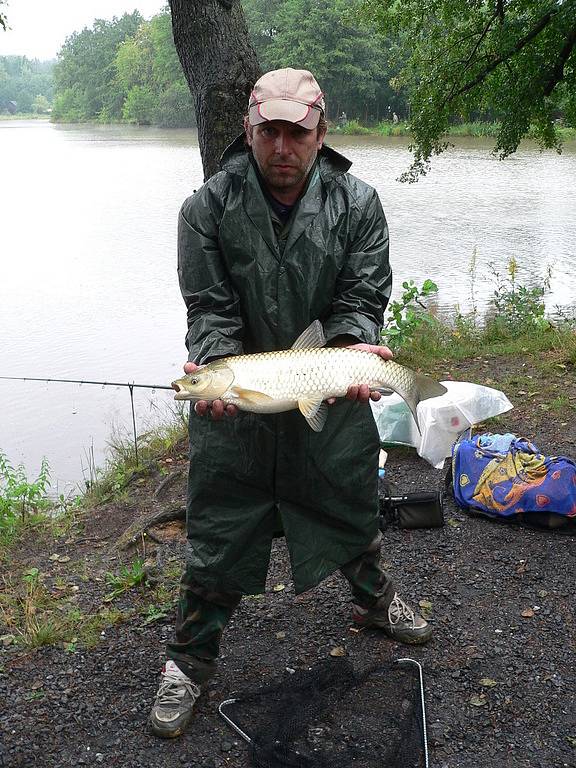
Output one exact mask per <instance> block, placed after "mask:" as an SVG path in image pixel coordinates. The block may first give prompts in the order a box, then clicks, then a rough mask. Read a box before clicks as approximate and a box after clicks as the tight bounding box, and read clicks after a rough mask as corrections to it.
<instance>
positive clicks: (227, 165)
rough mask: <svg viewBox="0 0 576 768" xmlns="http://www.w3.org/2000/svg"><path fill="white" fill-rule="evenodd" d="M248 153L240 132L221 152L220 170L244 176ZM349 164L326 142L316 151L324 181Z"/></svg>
mask: <svg viewBox="0 0 576 768" xmlns="http://www.w3.org/2000/svg"><path fill="white" fill-rule="evenodd" d="M249 154H250V150H249V149H248V147H247V146H246V143H245V141H244V134H243V133H241V134H240V136H237V137H236V138H235V139H234V141H233V142H232V143H231V144H229V145H228V146H227V147H226V149H225V150H224V152H223V153H222V156H221V157H220V168H221V170H223V171H228V173H235V174H237V175H239V176H244V175H245V174H246V172H247V170H248V166H249V163H250V160H249ZM351 166H352V162H351V161H350V160H348V158H346V157H344V155H341V154H340V153H339V152H336V150H335V149H332V147H329V146H327V145H326V144H323V145H322V148H321V149H320V151H319V152H318V167H319V169H320V176H321V177H322V179H323V180H324V181H328V180H329V179H333V178H335V177H336V176H341V175H342V174H343V173H346V172H347V171H349V170H350V168H351Z"/></svg>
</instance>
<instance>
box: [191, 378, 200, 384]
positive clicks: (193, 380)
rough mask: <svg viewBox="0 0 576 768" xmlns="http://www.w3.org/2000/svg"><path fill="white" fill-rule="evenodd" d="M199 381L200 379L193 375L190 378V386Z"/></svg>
mask: <svg viewBox="0 0 576 768" xmlns="http://www.w3.org/2000/svg"><path fill="white" fill-rule="evenodd" d="M199 381H200V379H199V378H198V377H196V376H193V377H192V378H191V379H190V384H192V386H196V384H198V382H199Z"/></svg>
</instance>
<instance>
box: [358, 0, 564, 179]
mask: <svg viewBox="0 0 576 768" xmlns="http://www.w3.org/2000/svg"><path fill="white" fill-rule="evenodd" d="M362 6H363V7H362V18H363V19H365V20H369V21H371V22H372V23H373V24H374V25H375V26H376V28H377V29H378V31H379V32H380V34H383V35H388V36H391V37H393V38H394V40H396V41H397V43H398V44H399V45H400V46H401V48H402V49H403V50H404V52H405V63H404V65H403V66H402V71H401V74H400V76H399V77H398V78H397V82H398V85H399V86H401V87H404V88H406V90H407V92H408V95H409V99H410V102H411V127H412V132H413V136H414V142H413V145H412V150H413V152H414V161H413V164H412V166H411V168H410V170H409V171H408V172H407V173H406V174H405V175H404V177H403V178H404V179H407V180H409V181H414V180H415V179H416V178H418V175H419V174H421V173H425V172H426V171H427V169H428V167H429V161H430V158H431V157H432V156H433V155H436V154H439V153H441V152H443V151H444V150H445V149H446V147H447V146H448V145H447V143H446V140H445V135H446V133H447V131H448V128H449V125H450V122H451V120H452V119H453V118H456V119H458V120H461V119H464V120H470V119H476V118H477V117H478V116H482V117H484V118H485V117H486V116H489V118H490V119H492V120H496V121H498V122H499V126H500V127H499V130H498V134H497V138H496V146H495V151H496V152H498V153H499V154H500V157H506V156H507V155H509V154H511V153H513V152H514V151H515V150H516V149H517V147H518V144H519V142H520V140H521V139H522V138H523V137H524V136H526V135H527V134H528V133H529V132H530V131H531V132H532V133H533V135H534V137H535V138H536V140H537V141H538V142H539V144H540V145H541V146H542V147H548V148H556V149H558V148H559V146H560V139H559V134H558V131H557V125H556V119H557V118H558V116H559V115H563V117H564V121H565V122H566V123H567V124H568V125H572V126H575V125H576V35H575V33H574V30H575V25H576V0H565V1H564V2H558V1H557V0H507V1H506V2H504V1H503V0H493V1H492V0H491V2H474V3H471V2H469V0H427V1H426V2H422V1H421V0H363V3H362Z"/></svg>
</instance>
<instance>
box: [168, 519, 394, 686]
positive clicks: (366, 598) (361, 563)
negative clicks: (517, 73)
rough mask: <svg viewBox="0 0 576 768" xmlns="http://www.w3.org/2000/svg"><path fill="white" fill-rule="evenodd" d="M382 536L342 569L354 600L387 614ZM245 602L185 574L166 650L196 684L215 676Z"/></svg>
mask: <svg viewBox="0 0 576 768" xmlns="http://www.w3.org/2000/svg"><path fill="white" fill-rule="evenodd" d="M381 541H382V534H381V533H378V535H377V536H376V538H375V539H374V540H373V541H372V543H371V544H370V546H369V547H368V549H367V550H366V552H364V554H362V555H360V556H359V557H356V558H354V560H351V561H350V562H349V563H346V565H344V566H342V568H340V573H342V575H343V576H344V577H345V578H346V579H347V580H348V582H349V583H350V586H351V588H352V597H353V599H354V602H355V603H356V604H357V605H360V606H362V607H363V608H377V609H381V610H386V609H387V608H388V606H389V605H390V603H391V602H392V598H393V597H394V587H393V584H392V581H391V579H390V578H389V577H388V575H387V574H386V573H385V571H383V570H382V569H381V567H380V543H381ZM241 599H242V594H241V593H239V592H213V591H210V590H208V589H206V588H204V587H201V586H200V585H198V584H196V583H195V582H194V581H193V580H192V578H191V577H190V576H189V574H188V570H187V569H186V570H185V571H184V575H183V577H182V581H181V584H180V598H179V602H178V612H177V617H176V640H175V642H172V643H168V644H167V646H166V656H167V658H168V659H172V660H173V661H174V662H176V664H177V665H178V667H179V668H180V669H181V670H182V672H184V674H186V675H188V677H189V678H190V679H191V680H193V681H194V682H196V683H204V682H205V681H206V680H208V679H209V678H210V677H212V675H213V674H214V672H215V670H216V660H217V658H218V654H219V651H220V639H221V637H222V632H223V631H224V628H225V627H226V625H227V624H228V622H229V621H230V618H231V616H232V614H233V613H234V610H235V609H236V607H237V605H238V603H239V602H240V600H241Z"/></svg>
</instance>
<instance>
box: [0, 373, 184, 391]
mask: <svg viewBox="0 0 576 768" xmlns="http://www.w3.org/2000/svg"><path fill="white" fill-rule="evenodd" d="M0 379H5V380H9V381H46V382H48V381H57V382H61V383H63V384H100V385H101V386H103V387H128V388H129V389H132V388H136V387H141V388H142V389H172V387H168V386H166V385H165V384H135V383H134V382H132V383H125V382H122V381H88V380H87V379H49V378H46V377H44V376H39V377H33V376H0Z"/></svg>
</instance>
